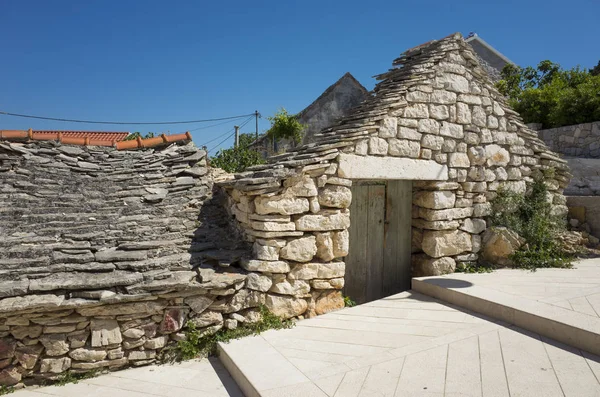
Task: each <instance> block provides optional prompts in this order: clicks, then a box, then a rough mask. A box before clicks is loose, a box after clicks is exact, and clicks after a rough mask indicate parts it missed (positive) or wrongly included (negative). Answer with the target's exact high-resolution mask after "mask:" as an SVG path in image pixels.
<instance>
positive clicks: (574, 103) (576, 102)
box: [496, 61, 600, 128]
mask: <svg viewBox="0 0 600 397" xmlns="http://www.w3.org/2000/svg"><path fill="white" fill-rule="evenodd" d="M496 86H497V88H498V90H499V91H500V92H501V93H502V94H504V95H506V96H507V97H508V98H509V100H510V104H511V106H512V107H513V108H514V109H515V110H516V111H517V112H519V113H520V114H521V116H522V117H523V120H525V122H526V123H541V124H542V125H543V127H544V128H552V127H560V126H563V125H572V124H580V123H589V122H593V121H598V120H600V75H594V73H592V72H591V71H589V70H585V69H581V68H579V67H575V68H572V69H569V70H565V69H562V68H561V67H560V65H558V64H556V63H553V62H550V61H542V62H540V63H539V64H538V66H537V68H533V67H531V66H528V67H526V68H521V67H519V66H515V65H513V64H507V65H506V66H505V67H504V69H502V80H501V81H499V82H498V83H497V85H496Z"/></svg>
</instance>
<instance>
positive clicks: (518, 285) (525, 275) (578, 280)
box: [452, 258, 600, 317]
mask: <svg viewBox="0 0 600 397" xmlns="http://www.w3.org/2000/svg"><path fill="white" fill-rule="evenodd" d="M452 279H456V280H464V281H468V282H471V283H473V284H475V285H477V286H479V287H485V288H488V289H492V290H496V291H501V292H505V293H509V294H512V295H517V296H519V297H521V298H527V299H531V300H536V301H539V302H543V303H548V304H551V305H555V306H560V307H562V308H565V309H569V310H573V311H576V312H579V313H583V314H588V315H590V316H594V317H600V258H594V259H584V260H580V261H577V262H575V264H574V268H573V269H570V270H568V269H538V270H536V271H535V272H532V271H529V270H513V269H503V270H497V271H495V272H493V273H484V274H458V273H455V274H453V275H452Z"/></svg>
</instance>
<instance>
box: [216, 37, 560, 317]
mask: <svg viewBox="0 0 600 397" xmlns="http://www.w3.org/2000/svg"><path fill="white" fill-rule="evenodd" d="M378 78H379V79H380V80H381V82H380V83H379V84H378V85H377V86H376V87H375V90H374V92H373V95H372V96H370V97H368V98H367V99H366V100H365V101H364V102H363V103H362V104H361V105H360V106H359V107H357V108H356V109H354V110H353V111H352V112H351V113H350V114H349V115H348V116H347V117H345V118H344V119H343V120H342V121H341V122H340V123H339V124H338V125H336V126H333V127H331V128H328V129H325V130H323V131H322V132H321V133H319V134H316V135H315V138H316V142H314V143H311V144H307V145H303V146H301V147H298V148H296V149H294V151H292V152H290V153H286V154H283V155H280V156H276V157H273V158H272V159H271V164H269V165H265V166H257V167H252V168H251V169H250V170H249V171H248V172H246V173H243V174H240V175H237V176H236V179H235V180H232V181H228V182H226V183H225V184H223V186H225V187H226V188H227V190H228V192H229V194H230V197H231V211H232V214H234V216H235V217H236V219H237V220H238V221H239V223H240V226H241V227H240V229H241V230H242V232H244V233H245V235H246V237H247V239H248V240H249V241H252V242H254V244H255V253H259V252H260V253H261V255H263V254H264V256H261V258H262V262H256V263H253V266H252V270H257V271H261V272H265V273H269V272H272V269H273V267H274V266H276V267H277V268H278V269H279V271H281V272H285V271H287V269H288V267H289V268H290V269H296V268H303V267H305V266H307V265H302V264H301V263H303V261H311V260H312V261H314V258H315V255H316V257H317V259H319V261H318V262H317V263H318V264H317V265H316V266H318V267H320V268H323V267H325V266H326V264H327V263H328V258H330V259H329V260H336V259H335V258H336V255H333V256H332V255H319V253H321V252H329V251H328V250H329V245H328V244H329V240H328V238H326V237H323V236H322V235H321V233H323V232H325V233H328V234H332V233H336V231H338V230H342V231H343V230H346V229H347V227H348V215H347V210H346V208H348V206H349V204H346V202H350V201H351V194H350V192H349V191H348V190H345V189H344V187H348V186H350V185H351V182H352V181H351V180H348V179H344V178H343V177H346V176H347V175H346V173H345V172H340V169H339V167H338V161H339V159H340V155H341V154H343V155H345V156H357V157H356V158H358V156H360V157H374V158H382V159H384V158H390V157H396V158H405V159H412V160H414V164H415V165H416V166H419V165H422V166H423V167H427V166H428V164H431V162H432V161H434V162H436V163H438V164H440V165H442V167H440V169H443V170H445V172H446V174H444V175H442V176H441V177H437V178H435V179H436V181H415V183H414V197H413V222H412V226H413V228H412V241H413V275H414V276H421V275H437V274H443V273H449V272H452V271H454V269H455V267H456V264H457V262H474V261H478V260H479V259H480V255H479V253H480V251H481V249H482V246H483V245H484V244H485V243H486V241H484V238H483V237H484V232H485V231H486V229H487V228H488V224H487V220H486V218H487V217H488V216H489V215H490V213H491V201H492V200H493V199H494V198H495V197H496V192H497V191H498V190H499V189H501V188H503V189H508V190H511V191H514V192H517V193H525V192H526V191H527V189H528V186H529V185H530V184H531V183H532V182H533V178H534V177H536V176H537V177H540V178H544V179H545V183H546V185H547V186H548V190H549V192H550V193H549V196H548V200H549V201H550V202H551V203H552V204H553V213H554V214H555V215H559V216H565V215H566V213H567V207H566V205H565V202H566V200H565V197H564V196H563V194H562V192H563V189H564V187H565V186H566V185H567V184H568V181H569V177H570V175H569V173H568V166H567V164H566V162H565V161H564V160H562V159H561V158H560V156H558V155H557V154H555V153H553V152H552V151H551V150H550V149H548V147H547V146H546V145H545V143H544V142H543V141H542V140H540V139H539V138H538V136H537V134H536V133H535V131H533V130H531V129H529V128H528V127H527V126H525V125H524V124H523V122H522V119H521V118H520V117H519V116H518V114H517V113H516V112H515V111H513V110H512V109H510V107H509V106H508V104H507V101H506V100H505V98H504V97H503V96H502V95H501V94H500V93H499V92H498V91H497V90H496V89H495V88H494V85H493V83H492V82H491V81H490V79H489V76H488V75H487V74H486V72H485V70H484V69H483V68H482V67H481V65H480V64H479V61H478V58H477V57H476V55H475V54H474V52H473V50H472V49H471V48H470V46H468V44H466V43H465V42H464V40H463V39H462V37H461V36H460V34H455V35H452V36H449V37H447V38H445V39H442V40H439V41H434V42H431V43H428V44H427V45H424V46H420V47H417V48H414V49H411V50H409V51H407V52H406V53H404V54H403V55H402V57H401V58H399V59H397V60H396V61H395V62H394V68H393V69H391V70H390V71H388V72H387V73H385V74H382V75H380V76H378ZM344 159H345V160H344V162H345V163H351V161H352V160H351V157H350V158H348V157H344ZM340 164H341V163H340ZM381 164H383V163H381ZM388 164H389V163H388ZM385 173H386V174H388V175H389V174H393V170H386V172H385ZM372 174H373V175H381V174H382V173H381V172H377V170H374V171H373V172H372ZM400 174H401V176H400V177H399V179H423V178H421V177H415V178H411V176H410V175H409V174H410V172H408V173H407V172H406V170H403V171H402V173H400V172H399V173H398V175H400ZM427 174H428V173H427V172H423V173H421V172H418V170H417V169H415V176H417V175H427ZM429 174H430V173H429ZM361 175H362V176H363V177H365V176H364V175H365V172H362V173H361ZM392 178H393V177H392ZM367 179H368V178H367ZM439 179H443V180H439ZM315 184H316V189H315V187H314V185H315ZM329 185H333V186H335V188H333V187H329V188H328V186H329ZM326 192H327V193H326ZM326 196H330V197H326ZM337 203H342V204H340V208H336V205H334V204H337ZM350 220H351V217H350ZM256 221H258V222H256ZM269 238H275V239H278V240H280V241H277V242H275V241H268V240H267V239H269ZM290 244H294V245H295V244H298V245H300V244H303V245H304V246H305V250H306V252H309V253H308V254H307V255H306V257H298V256H293V257H291V258H292V259H291V260H292V262H289V261H288V259H287V258H286V257H285V255H287V252H289V251H294V250H293V249H290V248H286V249H284V247H287V246H288V245H290ZM314 244H316V248H315V246H314ZM266 247H268V248H266ZM267 251H268V253H269V254H265V253H266V252H267ZM282 252H283V253H284V254H283V255H282ZM314 252H316V254H314ZM277 253H279V254H278V255H277ZM311 257H312V258H313V259H310V258H311ZM340 261H341V258H340ZM309 263H311V262H309ZM329 263H335V262H329ZM339 263H341V262H339ZM293 272H294V271H293V270H292V273H290V274H288V276H287V280H286V282H288V283H289V282H290V281H291V274H293ZM317 273H318V272H315V273H314V274H315V275H316V274H317ZM318 285H321V282H319V283H318ZM330 285H333V284H332V283H330ZM298 298H299V299H301V296H300V295H298ZM312 298H314V296H313V297H312ZM309 302H312V301H311V300H309ZM298 307H299V312H300V311H301V309H302V310H303V309H304V304H301V306H300V304H299V306H298ZM308 307H309V308H310V307H311V303H309V305H308Z"/></svg>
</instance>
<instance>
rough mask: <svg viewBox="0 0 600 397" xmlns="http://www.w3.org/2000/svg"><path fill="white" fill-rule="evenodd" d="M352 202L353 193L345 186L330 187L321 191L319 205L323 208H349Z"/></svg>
mask: <svg viewBox="0 0 600 397" xmlns="http://www.w3.org/2000/svg"><path fill="white" fill-rule="evenodd" d="M351 202H352V192H351V191H350V189H349V188H347V187H345V186H339V185H330V186H325V187H324V188H321V189H319V205H320V206H322V207H333V208H348V207H350V204H351Z"/></svg>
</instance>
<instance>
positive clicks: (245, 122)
mask: <svg viewBox="0 0 600 397" xmlns="http://www.w3.org/2000/svg"><path fill="white" fill-rule="evenodd" d="M250 120H252V117H249V118H248V119H247V120H245V121H244V122H243V123H242V125H246V124H248V123H249V122H250ZM203 128H204V127H203ZM196 130H197V129H196ZM196 130H190V131H189V132H192V131H196ZM233 130H234V128H232V129H230V130H229V131H227V132H226V133H224V134H222V135H219V136H217V137H216V138H213V139H211V140H210V141H208V142H205V143H203V144H202V145H201V146H208V144H209V143H212V142H214V141H216V140H217V139H221V138H223V137H224V136H225V135H229V134H231V133H232V132H233Z"/></svg>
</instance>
